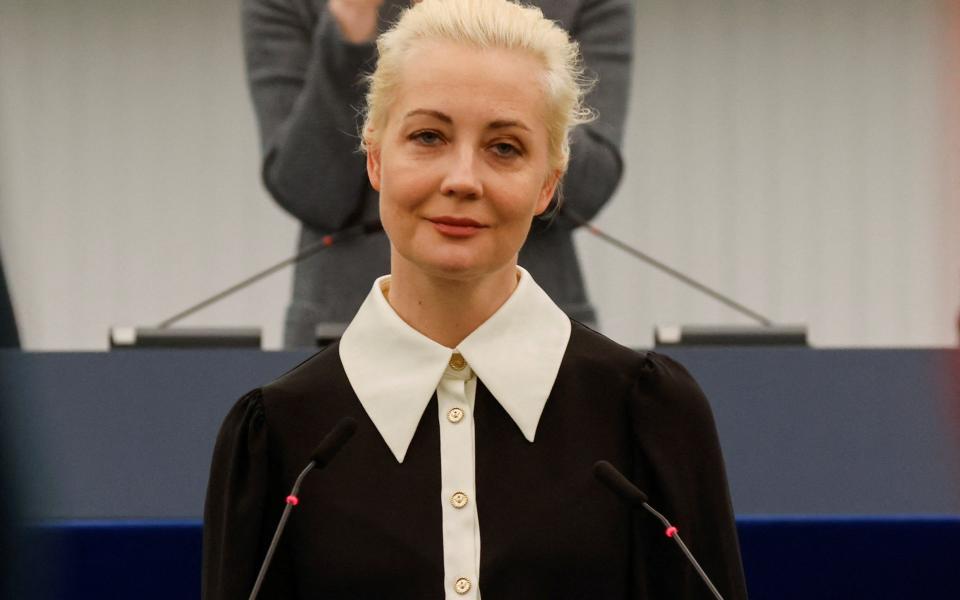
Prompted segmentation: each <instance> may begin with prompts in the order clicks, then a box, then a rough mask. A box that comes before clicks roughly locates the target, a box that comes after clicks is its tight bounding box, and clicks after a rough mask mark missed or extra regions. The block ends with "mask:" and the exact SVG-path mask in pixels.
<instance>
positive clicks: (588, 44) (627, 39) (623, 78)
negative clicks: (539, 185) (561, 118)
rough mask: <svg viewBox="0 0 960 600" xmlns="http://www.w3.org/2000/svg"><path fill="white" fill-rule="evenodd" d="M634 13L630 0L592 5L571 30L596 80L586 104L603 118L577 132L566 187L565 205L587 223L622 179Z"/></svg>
mask: <svg viewBox="0 0 960 600" xmlns="http://www.w3.org/2000/svg"><path fill="white" fill-rule="evenodd" d="M633 13H634V9H633V6H632V2H631V0H590V1H588V2H586V3H584V5H583V7H582V9H581V10H580V13H579V14H578V16H577V19H576V22H575V23H574V24H572V25H571V31H570V33H571V35H572V36H573V37H574V38H575V39H576V40H577V41H578V42H579V43H580V49H581V52H582V54H583V61H584V65H585V66H586V68H587V75H588V76H590V77H592V78H596V80H597V85H596V87H594V89H593V91H592V92H591V93H590V95H589V96H588V97H587V103H588V105H589V106H591V107H593V108H594V109H596V110H597V112H598V114H599V118H598V119H597V120H596V121H594V122H592V123H589V124H587V125H584V126H581V127H578V128H577V129H576V130H575V131H574V133H573V137H572V140H571V146H570V151H571V153H570V166H569V169H568V171H567V175H566V177H565V179H564V183H563V186H564V189H563V191H564V201H565V203H566V205H567V206H568V207H569V209H571V210H573V211H575V212H576V213H577V214H578V215H579V216H581V217H584V218H586V219H592V218H593V217H594V216H596V214H597V213H598V212H599V211H600V209H601V208H603V206H604V204H606V202H607V201H608V200H609V199H610V197H611V196H612V195H613V192H614V191H615V190H616V188H617V185H618V184H619V183H620V177H621V175H622V174H623V158H622V156H621V152H620V147H621V143H622V141H623V127H624V121H625V119H626V112H627V101H628V93H629V91H630V74H631V68H632V66H631V59H632V48H633V42H632V40H633V29H634V14H633ZM561 222H566V221H564V220H563V219H561ZM568 224H569V223H568ZM571 225H572V224H571Z"/></svg>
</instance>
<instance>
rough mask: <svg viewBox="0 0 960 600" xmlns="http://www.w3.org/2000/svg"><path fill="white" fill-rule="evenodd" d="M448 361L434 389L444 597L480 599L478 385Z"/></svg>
mask: <svg viewBox="0 0 960 600" xmlns="http://www.w3.org/2000/svg"><path fill="white" fill-rule="evenodd" d="M456 356H458V357H459V355H456ZM450 364H451V366H450V367H448V368H447V370H446V371H445V372H444V374H443V379H441V380H440V385H439V386H438V387H437V402H438V405H439V406H438V408H439V411H438V413H439V414H438V416H439V421H440V505H441V507H442V516H443V572H444V592H445V596H446V598H447V599H448V600H460V599H470V600H477V599H479V597H480V595H479V585H478V583H479V581H478V580H479V573H478V572H477V570H478V567H479V557H478V556H477V553H478V550H479V545H480V540H478V539H476V537H477V536H478V535H479V534H478V533H477V532H478V531H479V528H478V526H477V508H476V502H475V500H476V489H475V488H476V480H475V471H474V466H475V464H474V461H475V456H474V429H473V399H474V398H473V396H474V391H475V389H476V383H475V380H471V378H472V377H473V373H472V372H471V369H470V368H469V367H467V366H465V364H458V363H457V362H456V361H454V360H451V363H450ZM456 367H459V368H456ZM451 411H452V414H451Z"/></svg>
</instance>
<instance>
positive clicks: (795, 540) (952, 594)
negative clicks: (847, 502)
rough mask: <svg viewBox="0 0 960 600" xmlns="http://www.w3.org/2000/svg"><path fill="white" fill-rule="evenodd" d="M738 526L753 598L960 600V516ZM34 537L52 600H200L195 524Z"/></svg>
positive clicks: (48, 532)
mask: <svg viewBox="0 0 960 600" xmlns="http://www.w3.org/2000/svg"><path fill="white" fill-rule="evenodd" d="M737 525H738V529H739V533H740V541H741V546H742V552H743V561H744V569H745V571H746V575H747V585H748V588H749V592H750V598H751V599H752V600H801V599H802V600H810V599H812V598H815V599H817V600H832V599H836V600H853V599H861V598H864V599H867V598H869V599H870V600H904V599H907V598H924V599H928V598H929V599H933V598H938V599H939V598H956V597H957V584H956V568H957V548H958V547H960V518H958V517H925V518H916V517H894V518H854V519H848V518H839V517H838V518H803V517H791V518H780V517H777V518H744V519H739V520H738V523H737ZM29 536H30V537H32V545H33V546H45V547H47V548H48V549H50V550H52V551H53V552H52V553H51V554H50V558H48V559H47V560H46V561H43V562H42V563H38V564H42V565H44V567H46V568H43V569H42V570H41V569H38V570H37V572H38V573H40V572H43V573H44V575H43V576H44V577H46V578H48V579H50V581H48V582H47V583H48V584H49V586H50V587H49V589H48V594H47V596H46V598H50V599H51V600H52V599H53V598H56V599H58V600H133V599H136V600H170V599H172V598H176V599H177V600H196V599H199V598H200V553H201V528H200V523H199V522H197V521H188V522H127V523H124V522H72V523H71V522H68V523H51V524H47V525H42V526H37V527H34V528H32V529H31V531H30V533H29ZM679 551H680V550H679V549H677V552H679ZM30 597H31V598H41V599H42V596H39V595H37V594H33V595H31V596H30ZM598 600H603V599H598Z"/></svg>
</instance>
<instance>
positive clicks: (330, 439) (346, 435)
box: [310, 417, 357, 468]
mask: <svg viewBox="0 0 960 600" xmlns="http://www.w3.org/2000/svg"><path fill="white" fill-rule="evenodd" d="M356 430H357V422H356V420H355V419H353V418H352V417H344V418H342V419H340V422H339V423H337V424H336V426H334V428H333V429H332V430H330V433H328V434H327V435H326V437H325V438H323V440H322V441H321V442H320V445H319V446H317V449H316V450H314V451H313V454H311V455H310V460H312V461H313V462H314V463H316V467H317V468H323V467H325V466H327V463H328V462H330V459H332V458H333V457H334V456H335V455H336V454H337V452H339V451H340V448H343V445H344V444H346V443H347V441H348V440H349V439H350V438H351V437H353V434H354V432H355V431H356Z"/></svg>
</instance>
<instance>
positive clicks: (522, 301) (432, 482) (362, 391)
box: [204, 0, 745, 600]
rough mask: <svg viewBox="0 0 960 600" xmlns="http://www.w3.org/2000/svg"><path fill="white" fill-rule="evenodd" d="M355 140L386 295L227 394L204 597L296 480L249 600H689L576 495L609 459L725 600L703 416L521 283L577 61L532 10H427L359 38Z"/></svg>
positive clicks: (478, 6)
mask: <svg viewBox="0 0 960 600" xmlns="http://www.w3.org/2000/svg"><path fill="white" fill-rule="evenodd" d="M378 48H379V53H380V57H379V62H378V66H377V69H376V71H375V72H374V74H373V75H372V76H371V78H370V92H369V94H368V114H367V119H366V124H365V126H364V130H363V136H364V149H365V151H366V153H367V171H368V175H369V178H370V182H371V185H372V186H373V187H374V188H375V189H377V190H378V191H379V192H380V212H381V215H382V220H383V225H384V229H385V230H386V232H387V235H388V237H389V239H390V244H391V274H390V276H388V277H382V278H380V279H378V280H377V281H376V282H375V283H374V285H373V288H372V290H371V291H370V294H369V296H368V297H367V299H366V300H365V302H364V303H363V305H362V306H361V308H360V310H359V312H358V313H357V315H356V317H355V318H354V320H353V322H352V323H351V324H350V326H349V327H348V329H347V331H346V332H345V333H344V336H343V338H342V340H341V342H340V344H339V345H337V346H333V347H330V348H328V349H326V350H324V351H323V352H320V353H319V354H317V355H315V356H314V357H312V358H311V359H309V360H308V361H306V362H305V363H303V364H301V365H300V366H298V367H297V368H295V369H294V370H292V371H291V372H289V373H287V374H286V375H284V376H283V377H281V378H280V379H279V380H277V381H275V382H273V383H271V384H269V385H267V386H265V387H263V388H261V389H258V390H255V391H253V392H251V393H250V394H248V395H247V396H246V397H244V398H243V399H241V400H240V401H239V402H238V404H237V405H236V406H235V408H234V409H233V410H232V411H231V413H230V414H229V415H228V417H227V419H226V422H225V423H224V426H223V429H222V430H221V433H220V437H219V439H218V441H217V448H216V450H215V453H214V459H213V466H212V471H211V479H210V488H209V491H208V497H207V506H206V514H205V518H206V523H205V530H204V536H205V539H204V591H205V597H206V598H207V600H214V599H217V600H219V599H226V598H242V597H246V595H247V594H248V593H249V590H250V588H251V586H252V583H253V580H254V578H255V576H256V573H257V570H258V567H259V563H260V561H261V560H262V557H263V555H264V552H265V549H266V547H267V545H268V543H269V540H270V537H271V536H272V534H273V530H274V527H275V525H276V523H277V521H278V519H279V515H280V513H281V512H282V509H283V506H284V502H283V498H284V497H285V496H286V494H287V490H288V489H289V487H290V485H291V483H292V482H293V480H294V479H295V477H296V475H297V474H298V473H299V471H300V470H301V469H302V468H303V466H304V465H305V464H306V463H307V461H308V460H309V458H308V457H309V455H310V453H311V451H312V449H313V447H314V446H315V445H316V443H317V441H318V440H319V439H320V438H321V437H322V436H323V435H324V434H325V433H326V432H327V431H329V430H330V429H331V428H332V427H333V426H334V424H336V423H337V422H338V421H339V420H340V419H342V418H343V417H345V416H351V417H353V418H354V419H356V420H357V421H358V422H359V426H358V430H357V433H356V435H355V436H354V437H353V439H352V440H351V441H350V442H349V443H348V444H347V446H346V447H345V448H344V449H343V450H342V451H341V453H340V454H339V455H338V456H337V458H336V459H335V460H334V461H333V462H332V463H331V464H330V465H329V466H328V467H327V468H325V469H324V470H322V471H320V472H316V473H313V474H311V475H310V476H309V477H308V479H307V480H306V481H305V483H304V486H303V488H302V490H301V493H300V498H301V501H302V504H301V506H300V507H298V508H297V509H296V510H295V511H294V513H293V516H292V518H291V520H290V523H289V527H288V528H287V530H286V532H285V534H284V536H285V537H284V539H283V541H282V542H281V544H280V547H279V550H278V552H277V556H276V559H275V561H274V563H273V565H272V566H271V570H270V572H269V573H268V575H267V578H266V581H265V583H264V588H263V591H262V596H261V597H263V598H344V599H346V598H350V599H357V598H391V599H405V598H410V599H417V600H422V599H424V598H442V597H444V598H479V597H480V596H481V594H482V595H483V597H485V598H487V599H491V598H523V599H534V598H551V599H553V598H591V599H593V598H624V599H626V598H698V597H708V594H709V592H707V589H706V587H705V586H704V585H703V583H702V582H700V581H699V580H698V579H697V576H696V574H695V573H694V571H693V569H692V568H691V567H690V566H689V565H688V564H687V563H686V559H685V558H684V557H683V556H682V555H681V554H680V553H679V551H678V550H677V548H675V547H673V546H672V544H673V542H672V541H670V540H668V539H666V538H665V537H663V535H662V533H661V532H660V528H659V525H658V524H657V523H656V522H654V521H653V520H652V519H650V518H648V517H647V516H645V515H632V514H631V513H630V511H629V510H628V508H627V507H625V506H624V505H623V504H622V503H621V502H620V501H619V500H618V499H617V498H616V497H615V496H613V495H612V494H611V493H610V492H609V491H607V490H606V489H603V488H602V487H601V486H600V485H598V484H597V483H596V481H595V480H594V477H593V474H592V472H591V466H592V465H593V463H594V462H595V461H597V460H599V459H606V460H609V461H611V462H613V463H614V464H615V465H616V466H617V467H618V468H619V469H620V470H622V471H623V472H624V473H627V474H628V476H630V477H631V478H632V479H633V480H634V481H636V482H637V484H638V485H639V486H640V487H642V488H643V489H645V491H646V492H647V493H648V494H649V495H650V498H651V503H652V504H654V505H655V506H657V507H659V508H660V509H661V510H663V511H664V512H665V513H667V514H668V515H669V516H671V517H672V518H673V519H674V521H675V522H676V524H677V525H678V526H679V527H680V529H681V530H683V531H684V533H685V538H686V539H687V541H688V542H689V545H690V546H691V549H692V550H693V552H694V553H695V554H696V555H697V556H698V558H699V559H700V561H701V563H702V564H703V567H704V569H705V570H706V572H707V573H708V574H709V575H710V576H711V577H712V578H713V579H714V582H715V583H716V585H717V587H718V588H719V589H720V590H721V592H722V593H723V594H724V595H725V597H726V598H728V599H730V598H742V597H745V592H744V584H743V576H742V572H741V568H740V563H739V555H738V550H737V541H736V533H735V530H734V526H733V519H732V511H731V507H730V502H729V497H728V493H727V485H726V480H725V475H724V470H723V464H722V458H721V456H720V450H719V446H718V443H717V439H716V433H715V430H714V426H713V421H712V416H711V414H710V409H709V406H708V405H707V403H706V400H705V399H704V398H703V395H702V394H701V393H700V391H699V389H698V388H697V386H696V384H695V383H694V382H693V381H692V380H691V378H690V377H689V375H688V374H687V373H686V371H684V370H683V368H682V367H680V366H679V365H677V364H676V363H673V362H672V361H670V360H669V359H667V358H665V357H660V356H656V355H653V354H648V355H639V354H636V353H634V352H632V351H630V350H628V349H626V348H623V347H621V346H618V345H617V344H615V343H613V342H611V341H610V340H608V339H606V338H604V337H603V336H601V335H600V334H597V333H595V332H593V331H591V330H590V329H588V328H586V327H584V326H582V325H580V324H578V323H576V322H571V320H570V319H569V318H568V317H567V316H566V315H565V314H564V313H563V311H561V310H560V309H559V308H558V307H557V306H556V305H555V304H554V303H553V302H552V301H551V300H550V299H549V297H547V295H546V294H545V293H544V292H543V291H542V290H541V289H540V288H539V287H538V286H537V284H536V283H535V282H534V281H533V279H532V278H531V277H530V275H529V274H528V273H526V272H525V271H523V270H522V269H520V268H518V267H517V253H518V251H519V249H520V247H521V245H522V244H523V241H524V239H525V237H526V235H527V233H528V232H529V229H530V226H531V222H532V220H533V218H534V217H535V216H536V215H538V214H541V213H543V212H544V211H545V210H547V208H548V205H549V203H550V201H551V198H552V197H553V196H554V193H555V191H556V189H557V187H558V185H559V182H560V179H561V177H562V175H563V172H564V168H565V166H566V161H567V157H568V153H569V151H568V144H567V140H568V136H569V131H570V129H571V128H572V127H573V126H574V125H575V124H576V123H577V122H579V121H583V120H584V119H586V118H588V117H589V112H588V111H586V110H585V109H584V108H583V106H582V104H581V99H582V97H583V89H582V87H581V86H580V85H579V84H578V73H579V71H578V66H577V65H578V63H577V51H576V45H575V44H573V43H571V42H570V41H569V39H568V37H567V35H566V34H565V33H564V32H563V30H562V29H560V28H559V27H557V26H555V25H554V24H553V23H551V22H550V21H547V20H545V19H543V18H542V16H541V14H540V13H539V11H538V10H537V9H530V8H521V7H520V6H517V5H514V4H511V3H509V2H506V1H505V0H425V1H424V2H422V3H420V4H417V5H416V6H414V7H413V8H411V9H410V10H408V11H406V12H405V13H404V15H403V16H402V18H401V20H400V21H399V22H398V23H397V25H396V26H395V27H394V28H393V29H392V30H391V31H389V32H387V33H386V34H384V35H383V36H381V38H380V39H379V41H378Z"/></svg>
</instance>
